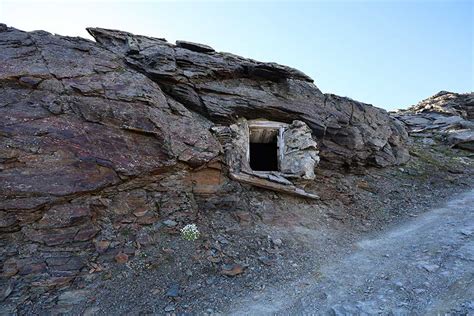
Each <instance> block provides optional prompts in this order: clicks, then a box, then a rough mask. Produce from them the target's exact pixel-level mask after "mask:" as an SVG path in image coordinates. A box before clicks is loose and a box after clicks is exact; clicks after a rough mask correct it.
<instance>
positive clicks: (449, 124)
mask: <svg viewBox="0 0 474 316" xmlns="http://www.w3.org/2000/svg"><path fill="white" fill-rule="evenodd" d="M393 116H394V117H396V118H398V119H399V120H401V121H402V122H403V123H404V124H405V125H406V126H407V129H408V131H409V133H410V135H412V136H414V137H417V138H422V139H423V140H424V142H427V143H434V142H436V141H439V142H443V143H446V144H449V145H450V146H453V147H458V148H462V149H466V150H470V151H474V93H472V92H471V93H464V94H462V93H453V92H448V91H441V92H439V93H437V94H435V95H434V96H432V97H429V98H427V99H425V100H423V101H421V102H419V103H418V104H416V105H413V106H411V107H410V108H408V109H407V110H401V111H398V112H396V113H393Z"/></svg>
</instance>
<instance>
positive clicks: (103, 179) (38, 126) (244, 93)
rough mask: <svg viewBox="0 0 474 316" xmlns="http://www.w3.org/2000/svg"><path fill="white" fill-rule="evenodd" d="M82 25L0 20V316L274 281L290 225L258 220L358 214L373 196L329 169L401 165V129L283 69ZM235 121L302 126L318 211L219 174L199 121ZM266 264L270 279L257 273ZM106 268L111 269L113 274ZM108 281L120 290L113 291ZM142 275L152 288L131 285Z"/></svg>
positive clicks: (207, 132)
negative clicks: (81, 31)
mask: <svg viewBox="0 0 474 316" xmlns="http://www.w3.org/2000/svg"><path fill="white" fill-rule="evenodd" d="M89 32H90V33H91V35H92V36H93V37H94V38H95V39H96V42H93V41H90V40H86V39H82V38H73V37H65V36H58V35H52V34H50V33H47V32H44V31H34V32H23V31H20V30H17V29H14V28H11V27H7V26H5V25H4V24H0V96H1V97H0V117H1V118H2V120H1V121H0V268H1V274H0V314H10V313H20V314H21V313H25V314H27V313H44V312H45V311H51V309H52V308H53V307H54V308H55V309H54V312H57V313H67V312H70V311H71V310H74V308H79V309H81V311H80V312H81V313H82V312H86V311H87V312H90V313H93V312H94V311H95V310H94V308H96V307H95V306H92V305H93V300H94V297H93V295H92V294H94V295H95V294H97V293H100V292H101V291H103V293H108V292H107V291H106V290H107V289H106V290H104V289H100V287H101V286H102V285H103V284H104V283H105V284H111V285H112V286H111V291H114V290H118V289H122V290H126V291H129V290H130V291H131V292H130V295H131V296H130V297H136V293H137V291H144V293H142V294H143V297H145V295H146V297H147V300H143V302H144V306H142V307H143V312H144V313H148V312H150V310H148V304H151V305H149V306H154V307H153V308H155V307H156V306H159V309H157V310H154V309H153V310H152V311H151V312H155V313H159V312H162V311H163V309H162V308H161V305H160V304H161V303H163V302H164V301H163V300H162V298H161V297H162V294H163V295H164V293H166V291H167V289H166V286H168V283H170V284H171V283H173V284H174V283H176V282H178V281H179V282H180V283H181V284H185V281H186V280H187V279H192V278H196V279H197V280H196V282H195V283H194V284H201V285H202V287H203V288H212V287H213V286H214V284H217V285H218V286H217V288H220V286H221V285H222V284H224V285H223V287H224V288H225V289H227V291H224V290H223V291H222V292H225V293H232V292H231V291H229V290H228V289H230V288H232V286H233V284H234V283H233V279H229V280H228V279H222V278H220V277H221V276H222V275H221V270H222V267H223V266H224V267H240V268H239V269H237V271H238V272H239V273H237V274H236V275H235V277H236V278H240V279H239V282H240V283H239V284H241V285H242V284H250V285H249V286H253V284H258V286H260V285H261V283H258V282H257V283H256V281H255V278H267V277H268V278H270V277H271V275H274V274H277V273H280V272H281V270H278V269H280V267H283V266H285V265H286V264H287V262H286V261H285V260H286V258H297V259H295V260H300V261H301V262H300V261H298V264H300V265H303V264H304V263H303V261H304V260H305V259H306V257H307V256H306V255H304V256H303V255H301V253H303V252H302V249H305V248H304V247H303V246H302V245H305V244H304V243H303V242H299V241H298V240H292V234H293V233H292V232H291V229H290V228H288V231H290V233H288V235H285V236H288V238H287V239H285V240H284V242H283V244H282V242H281V240H280V242H276V241H275V242H273V241H271V240H270V239H268V235H267V233H268V234H270V233H271V232H273V231H272V228H271V226H270V225H273V224H272V223H274V222H277V223H279V224H278V225H281V227H289V226H291V225H294V224H295V223H300V222H301V225H300V224H298V225H300V226H299V227H300V230H301V231H305V229H306V228H303V227H304V225H309V224H311V225H313V224H314V227H313V228H314V229H315V230H319V229H320V228H321V227H322V226H321V225H326V224H322V223H326V222H328V223H332V222H331V221H337V222H338V221H340V220H341V219H344V218H346V217H349V218H353V217H354V218H355V217H357V218H363V216H362V215H358V214H359V212H360V213H363V212H365V211H366V210H371V209H370V208H368V207H366V206H365V205H364V203H362V202H361V201H365V200H366V199H367V198H368V197H370V198H373V199H376V198H378V197H376V196H375V195H374V196H373V194H372V193H371V192H369V191H370V190H369V191H367V190H365V191H364V190H362V189H361V190H362V191H361V190H358V189H354V187H355V184H354V183H357V181H358V179H354V181H352V182H351V183H350V184H344V181H345V180H344V177H343V176H342V170H343V168H342V167H357V168H359V171H360V170H365V167H368V166H376V167H389V166H394V165H398V164H402V163H404V162H406V161H407V160H408V159H409V155H408V150H407V149H408V144H407V137H408V136H407V132H406V130H405V127H404V126H403V124H401V123H400V122H399V121H397V120H394V119H392V118H391V117H390V116H389V114H388V113H387V112H386V111H384V110H382V109H378V108H376V107H373V106H371V105H368V104H365V103H361V102H358V101H354V100H351V99H348V98H344V97H339V96H336V95H332V94H323V93H322V92H321V91H320V90H319V89H318V88H317V87H316V85H315V84H314V83H313V81H312V79H311V78H309V77H308V76H306V75H305V74H303V73H302V72H300V71H298V70H295V69H292V68H289V67H286V66H282V65H278V64H274V63H262V62H258V61H255V60H251V59H245V58H242V57H239V56H235V55H232V54H228V53H219V52H216V51H215V50H214V49H213V48H211V47H209V46H206V45H202V44H197V43H191V42H185V41H180V42H177V44H176V45H174V44H170V43H168V42H166V41H165V40H163V39H158V38H151V37H145V36H138V35H133V34H130V33H126V32H121V31H113V30H105V29H98V28H94V29H89ZM242 117H243V118H246V119H256V118H265V119H268V120H274V121H280V122H285V123H289V124H290V123H292V122H293V121H301V122H304V123H305V124H306V125H307V126H308V127H309V128H310V129H311V132H312V135H313V137H314V140H315V141H316V143H317V144H318V146H319V148H318V151H319V157H320V158H321V163H320V166H321V169H319V168H317V169H316V173H317V174H315V176H316V180H315V181H313V182H311V183H309V184H308V187H309V188H310V189H311V190H314V191H317V193H318V194H319V195H320V196H321V197H322V202H315V201H313V202H308V201H305V200H302V199H297V198H293V197H289V196H287V195H284V194H279V193H275V192H268V191H264V190H259V189H255V188H253V187H249V186H246V185H242V184H240V183H237V182H235V181H232V180H231V179H229V177H228V172H227V171H228V170H227V166H226V164H225V162H224V160H225V159H224V157H223V148H222V146H221V143H220V142H219V141H218V140H217V139H216V136H215V135H213V134H212V133H211V128H212V127H214V126H215V125H226V126H227V125H230V124H235V123H236V122H237V121H238V120H239V119H240V118H242ZM308 142H310V140H309V139H308ZM310 158H311V159H312V160H313V161H314V162H315V160H316V158H315V157H310ZM456 163H458V162H456ZM466 168H467V167H466ZM456 170H457V169H456ZM312 171H313V170H307V173H309V174H310V175H311V176H312V174H311V172H312ZM379 171H380V170H379ZM318 172H319V173H318ZM380 172H382V171H380ZM397 172H398V171H397ZM446 172H447V171H446ZM398 173H400V172H398ZM443 175H444V174H443ZM404 176H405V174H402V175H401V176H400V177H404ZM460 177H461V176H460ZM373 181H380V180H379V179H378V180H373ZM400 181H402V180H400ZM321 183H323V184H324V185H321ZM329 184H330V185H329ZM367 185H368V184H367ZM371 185H372V184H371ZM443 185H444V184H443ZM363 186H366V184H364V185H363ZM374 186H375V185H374ZM443 187H444V186H443ZM366 189H367V188H366ZM354 190H355V191H354ZM357 190H358V191H357ZM366 191H367V192H366ZM406 191H407V192H408V193H406V194H407V195H408V194H410V193H409V192H411V189H406ZM354 192H356V193H354ZM393 192H395V190H393ZM387 194H388V193H387ZM393 194H398V193H396V192H395V193H393ZM404 194H405V193H404ZM394 200H395V198H394ZM321 203H322V204H321ZM325 203H326V204H327V205H326V204H325ZM354 205H356V206H357V207H355V206H354ZM394 208H395V206H394ZM336 209H337V212H336V211H334V210H336ZM379 209H380V208H379ZM354 210H357V212H355V211H354ZM298 211H299V212H300V214H299V215H298ZM288 212H290V213H291V214H290V213H288ZM331 212H332V213H334V214H332V213H331ZM349 212H355V213H357V214H356V215H354V214H350V215H347V214H349ZM367 212H368V211H367ZM387 212H388V211H387ZM295 214H297V216H295ZM314 214H317V216H314ZM328 214H332V215H328ZM364 214H365V213H364ZM358 216H359V217H358ZM364 216H365V215H364ZM393 216H396V215H393ZM308 218H311V219H310V220H308ZM334 218H336V219H334ZM305 221H309V224H308V223H304V222H305ZM257 222H258V223H260V224H259V225H262V226H261V227H256V226H255V223H257ZM347 222H350V221H349V220H348V221H347ZM188 223H198V226H199V228H200V230H201V231H202V238H201V239H200V240H199V243H197V244H196V246H195V245H194V244H189V243H185V242H183V241H182V240H180V239H179V238H178V237H179V229H181V228H182V227H183V226H184V225H186V224H188ZM265 225H269V226H265ZM328 225H329V224H328ZM331 225H333V224H331ZM338 225H339V224H338ZM340 225H342V224H340ZM344 225H349V224H344ZM244 227H246V228H245V229H244ZM262 227H263V228H262ZM335 234H337V233H335ZM285 238H286V237H285ZM325 238H326V237H324V238H323V237H321V240H326V239H325ZM278 245H280V246H282V245H284V247H287V248H286V249H285V251H282V250H281V249H280V248H279V246H278ZM193 247H195V248H193ZM328 249H330V250H331V249H333V248H328ZM264 250H265V251H264ZM328 251H329V250H328ZM147 256H148V257H147ZM150 257H152V259H150ZM176 258H179V259H180V260H177V259H176ZM183 258H184V259H183ZM193 260H194V261H193ZM195 261H197V262H198V263H196V262H195ZM275 262H277V263H278V264H275V267H276V268H275V270H271V269H270V268H268V269H267V270H262V268H261V266H262V265H264V266H265V267H267V266H268V267H269V266H271V265H272V264H274V263H275ZM117 266H118V267H122V268H123V269H124V270H122V271H121V272H120V273H116V274H113V275H112V274H111V272H110V269H113V267H117ZM224 270H225V269H224ZM134 271H139V272H137V274H134V273H135V272H134ZM177 271H179V273H178V272H177ZM188 271H190V272H188ZM216 271H217V272H216ZM296 272H297V271H296ZM296 272H295V273H296ZM121 273H123V274H121ZM282 274H283V273H282ZM150 275H152V276H154V277H155V279H151V278H150ZM203 275H205V276H206V278H207V279H205V280H204V279H203V278H202V276H203ZM216 275H217V276H216ZM122 276H123V278H125V279H126V280H127V284H128V285H129V286H127V287H123V288H121V287H120V286H116V284H118V285H122V286H123V284H124V281H123V279H120V278H121V277H122ZM138 276H139V277H138ZM224 277H225V278H227V276H224ZM232 277H233V276H232ZM170 278H173V280H170ZM109 279H111V282H109V283H107V282H105V281H107V280H109ZM153 280H158V281H159V283H160V286H159V287H158V288H154V287H148V286H144V284H147V283H146V282H152V281H153ZM223 280H224V281H223ZM101 281H104V282H101ZM135 281H136V282H135ZM115 282H117V283H115ZM259 282H260V281H259ZM185 285H186V284H185ZM135 286H136V288H134V287H135ZM196 286H197V285H196ZM245 286H246V285H245ZM243 287H244V286H243V285H242V287H240V288H243ZM84 288H88V289H90V290H84ZM193 291H194V292H193ZM127 293H128V292H127ZM190 293H191V294H192V295H195V296H196V297H202V295H201V294H202V293H201V292H200V291H199V289H198V288H197V287H196V288H194V290H193V289H192V288H191V285H189V286H187V285H186V286H185V287H184V289H183V290H182V291H181V288H180V290H179V291H178V295H177V298H173V301H172V302H168V301H166V308H167V309H168V310H169V311H173V310H175V309H176V310H186V308H184V307H183V304H181V303H182V301H181V303H179V298H180V297H186V296H187V295H190ZM212 293H213V292H209V295H211V294H212ZM97 295H98V294H97ZM103 297H105V298H104V300H105V301H106V300H107V298H109V297H114V298H117V299H118V298H119V297H122V296H120V295H117V296H113V295H107V294H104V296H103ZM127 297H128V296H127ZM156 297H160V299H161V301H159V302H158V301H157V300H156ZM85 302H87V304H86V303H85ZM97 302H99V303H100V302H101V299H100V298H98V299H97ZM195 302H196V304H198V303H199V300H198V299H196V300H195ZM208 302H211V303H212V301H211V300H208ZM109 303H110V304H111V305H110V308H112V307H113V306H116V307H117V308H118V310H117V313H120V308H121V305H120V304H122V303H123V304H125V305H127V304H129V303H130V301H122V302H115V301H114V302H112V301H106V302H105V303H104V304H105V305H103V306H108V305H107V304H109ZM145 303H146V304H145ZM155 303H156V304H157V305H156V306H155V305H153V304H155ZM178 303H179V304H178ZM180 304H181V305H180ZM216 304H217V303H216ZM131 305H133V304H131ZM131 305H130V306H131ZM145 305H146V306H145ZM86 306H87V308H91V310H83V307H84V308H85V307H86ZM130 306H129V305H127V309H126V310H127V311H129V309H128V307H130ZM202 306H204V305H202ZM163 307H164V306H163ZM150 308H151V307H150ZM156 308H158V307H156ZM122 311H123V310H122Z"/></svg>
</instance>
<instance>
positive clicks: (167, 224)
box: [163, 219, 178, 227]
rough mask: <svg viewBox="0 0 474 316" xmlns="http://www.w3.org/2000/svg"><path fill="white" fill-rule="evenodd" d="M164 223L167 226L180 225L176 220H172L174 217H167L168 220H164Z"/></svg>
mask: <svg viewBox="0 0 474 316" xmlns="http://www.w3.org/2000/svg"><path fill="white" fill-rule="evenodd" d="M163 224H164V225H165V226H166V227H175V226H176V225H178V223H177V222H175V221H174V220H172V219H167V220H165V221H163Z"/></svg>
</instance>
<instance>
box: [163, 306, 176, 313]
mask: <svg viewBox="0 0 474 316" xmlns="http://www.w3.org/2000/svg"><path fill="white" fill-rule="evenodd" d="M175 309H176V307H175V306H174V305H173V304H169V305H166V306H165V308H164V311H165V312H167V313H169V312H172V311H174V310H175Z"/></svg>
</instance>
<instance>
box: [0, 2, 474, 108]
mask: <svg viewBox="0 0 474 316" xmlns="http://www.w3.org/2000/svg"><path fill="white" fill-rule="evenodd" d="M473 3H474V1H467V0H466V1H455V0H454V1H442V0H437V1H425V0H423V1H422V0H420V1H416V0H414V1H409V0H402V1H386V0H380V1H375V0H372V1H370V0H369V1H329V0H327V1H301V2H298V1H281V0H280V1H270V0H260V1H259V0H257V1H244V0H242V1H224V0H221V1H218V0H214V1H192V2H189V1H180V0H175V1H170V0H168V1H142V2H140V1H107V0H102V1H80V2H79V1H74V0H70V1H65V0H64V1H59V0H57V1H23V0H14V1H11V0H0V22H2V23H6V24H7V25H10V26H13V27H16V28H19V29H23V30H28V31H29V30H35V29H43V30H46V31H49V32H52V33H57V34H61V35H70V36H82V37H87V38H89V35H88V34H87V33H86V31H85V27H87V26H100V27H105V28H115V29H121V30H126V31H129V32H132V33H137V34H143V35H149V36H154V37H164V38H166V39H167V40H168V41H170V42H174V41H175V40H178V39H181V40H189V41H195V42H201V43H205V44H208V45H211V46H212V47H214V48H215V49H216V50H218V51H227V52H232V53H235V54H238V55H242V56H245V57H249V58H253V59H257V60H262V61H273V62H278V63H281V64H285V65H289V66H292V67H295V68H298V69H300V70H302V71H303V72H305V73H306V74H308V75H309V76H311V77H312V78H313V79H314V80H315V83H316V85H317V86H318V87H319V88H320V89H321V90H322V91H323V92H328V93H335V94H339V95H342V96H348V97H351V98H353V99H356V100H359V101H363V102H367V103H371V104H374V105H376V106H379V107H383V108H385V109H388V110H391V109H396V108H404V107H406V106H408V105H411V104H414V103H416V102H418V101H420V100H422V99H424V98H426V97H428V96H430V95H433V94H435V93H437V92H438V91H440V90H450V91H455V92H470V91H473V90H474V62H473V59H474V48H473V36H474V24H473V19H474V8H473Z"/></svg>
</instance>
